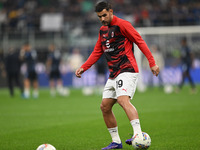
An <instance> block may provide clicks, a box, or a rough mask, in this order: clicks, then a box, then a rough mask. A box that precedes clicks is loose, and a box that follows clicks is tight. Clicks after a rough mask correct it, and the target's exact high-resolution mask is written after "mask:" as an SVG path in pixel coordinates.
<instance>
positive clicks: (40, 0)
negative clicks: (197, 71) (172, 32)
mask: <svg viewBox="0 0 200 150" xmlns="http://www.w3.org/2000/svg"><path fill="white" fill-rule="evenodd" d="M111 2H112V3H113V7H114V9H115V10H116V14H118V16H119V15H120V16H121V17H123V18H126V17H127V16H132V18H133V19H131V20H135V21H133V23H134V24H133V25H134V26H141V27H142V26H169V25H171V26H174V25H199V24H200V17H199V16H200V2H199V1H188V0H187V1H180V0H173V1H169V0H149V1H146V0H140V1H137V0H111ZM93 3H94V1H92V0H36V1H33V0H32V1H25V0H19V1H13V0H4V1H1V2H0V24H1V22H3V23H5V22H7V21H8V23H9V24H8V27H9V28H12V29H17V28H19V27H21V26H24V25H25V26H26V27H27V28H34V29H35V30H36V29H38V30H39V24H40V17H41V16H42V14H43V13H49V12H60V13H63V14H64V16H65V20H64V22H65V23H72V24H73V25H78V26H79V27H81V25H80V23H81V24H85V21H86V22H88V20H87V18H88V16H90V15H91V14H93V8H92V5H93ZM77 19H78V20H77ZM77 22H79V24H77ZM91 22H94V23H96V19H92V20H91ZM73 27H74V26H72V28H73ZM19 29H20V28H19ZM2 31H3V30H2Z"/></svg>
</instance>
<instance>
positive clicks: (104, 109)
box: [100, 103, 111, 113]
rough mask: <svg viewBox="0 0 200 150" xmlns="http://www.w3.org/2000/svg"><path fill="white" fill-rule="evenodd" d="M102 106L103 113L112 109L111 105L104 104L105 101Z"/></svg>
mask: <svg viewBox="0 0 200 150" xmlns="http://www.w3.org/2000/svg"><path fill="white" fill-rule="evenodd" d="M100 108H101V111H102V112H103V113H107V112H109V111H110V110H111V108H110V107H109V106H106V105H105V104H103V103H101V105H100Z"/></svg>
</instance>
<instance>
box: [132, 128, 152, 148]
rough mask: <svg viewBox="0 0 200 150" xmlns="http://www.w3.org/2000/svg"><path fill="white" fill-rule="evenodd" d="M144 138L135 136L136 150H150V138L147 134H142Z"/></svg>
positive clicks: (133, 143) (134, 145) (133, 142)
mask: <svg viewBox="0 0 200 150" xmlns="http://www.w3.org/2000/svg"><path fill="white" fill-rule="evenodd" d="M142 136H143V137H142V138H141V137H139V136H138V134H136V135H135V136H134V138H133V140H132V146H133V147H134V149H148V148H149V146H150V145H151V138H150V136H149V135H148V134H147V133H145V132H142Z"/></svg>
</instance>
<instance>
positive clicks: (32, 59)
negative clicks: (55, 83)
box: [20, 43, 39, 98]
mask: <svg viewBox="0 0 200 150" xmlns="http://www.w3.org/2000/svg"><path fill="white" fill-rule="evenodd" d="M20 58H21V60H22V61H24V62H25V64H26V67H27V70H26V73H25V76H24V98H29V97H30V87H31V83H32V84H33V94H32V95H33V97H34V98H37V97H38V96H39V92H38V88H39V84H38V77H37V73H36V68H35V67H36V58H37V52H36V51H35V50H33V49H31V46H30V44H29V43H25V44H24V45H23V46H22V49H21V51H20Z"/></svg>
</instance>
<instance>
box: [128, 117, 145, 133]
mask: <svg viewBox="0 0 200 150" xmlns="http://www.w3.org/2000/svg"><path fill="white" fill-rule="evenodd" d="M130 122H131V125H132V127H133V136H134V135H136V134H142V130H141V126H140V120H139V119H135V120H131V121H130Z"/></svg>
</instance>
